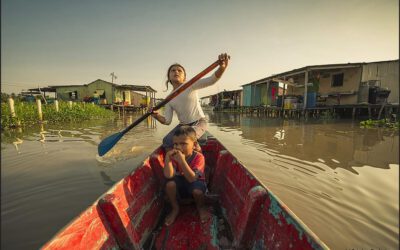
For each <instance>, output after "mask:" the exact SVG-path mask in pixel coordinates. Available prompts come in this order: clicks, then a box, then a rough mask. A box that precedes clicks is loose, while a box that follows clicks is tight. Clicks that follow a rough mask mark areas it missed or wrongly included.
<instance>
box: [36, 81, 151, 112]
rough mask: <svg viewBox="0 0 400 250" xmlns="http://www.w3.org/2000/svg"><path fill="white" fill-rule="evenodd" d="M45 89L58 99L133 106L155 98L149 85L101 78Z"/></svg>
mask: <svg viewBox="0 0 400 250" xmlns="http://www.w3.org/2000/svg"><path fill="white" fill-rule="evenodd" d="M31 90H37V89H31ZM46 90H47V91H50V90H51V91H53V92H55V93H56V98H57V99H58V100H64V101H92V100H95V99H96V100H97V99H98V102H99V103H100V104H125V105H134V106H141V105H148V104H149V102H150V100H155V93H156V92H157V91H156V90H154V89H153V88H151V87H150V86H141V85H127V84H125V85H118V84H115V83H111V82H107V81H104V80H101V79H98V80H96V81H93V82H91V83H89V84H84V85H55V86H49V87H47V88H46ZM138 92H141V93H138Z"/></svg>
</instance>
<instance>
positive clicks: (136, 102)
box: [131, 91, 146, 107]
mask: <svg viewBox="0 0 400 250" xmlns="http://www.w3.org/2000/svg"><path fill="white" fill-rule="evenodd" d="M145 97H146V96H145V95H143V94H140V93H137V92H134V91H131V105H133V106H135V107H139V106H140V104H141V103H142V102H143V98H145Z"/></svg>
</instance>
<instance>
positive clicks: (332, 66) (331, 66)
mask: <svg viewBox="0 0 400 250" xmlns="http://www.w3.org/2000/svg"><path fill="white" fill-rule="evenodd" d="M395 61H399V59H397V60H386V61H377V62H368V63H366V62H358V63H339V64H321V65H310V66H305V67H302V68H298V69H293V70H289V71H286V72H282V73H279V74H274V75H271V76H268V77H265V78H262V79H259V80H256V81H253V82H250V83H246V84H243V85H241V86H242V87H243V86H246V85H251V84H257V83H262V82H265V81H267V80H272V78H276V77H279V76H285V75H293V74H301V73H303V72H304V71H306V70H316V69H321V70H323V69H340V68H351V67H359V66H362V65H365V64H370V63H385V62H395Z"/></svg>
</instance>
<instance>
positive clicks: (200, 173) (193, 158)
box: [164, 126, 209, 226]
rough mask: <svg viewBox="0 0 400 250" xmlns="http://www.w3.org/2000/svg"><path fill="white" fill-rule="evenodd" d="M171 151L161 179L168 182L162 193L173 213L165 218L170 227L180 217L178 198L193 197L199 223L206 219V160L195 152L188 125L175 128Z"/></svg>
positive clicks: (192, 131) (167, 154)
mask: <svg viewBox="0 0 400 250" xmlns="http://www.w3.org/2000/svg"><path fill="white" fill-rule="evenodd" d="M172 141H173V149H171V150H169V151H168V152H167V153H166V156H165V166H164V176H165V178H166V179H167V182H166V186H165V190H166V194H167V197H168V200H169V202H170V203H171V206H172V211H171V212H170V214H169V215H168V216H167V218H166V219H165V224H166V225H167V226H169V225H171V224H172V223H173V222H174V221H175V219H176V217H177V216H178V214H179V204H178V198H179V199H184V198H190V197H193V198H194V200H195V203H196V207H197V210H198V212H199V215H200V220H201V222H205V221H207V220H208V218H209V214H208V212H207V210H206V209H205V206H204V194H205V192H206V189H207V187H206V182H205V176H204V166H205V159H204V156H203V154H202V153H200V152H197V151H195V150H194V149H195V147H196V146H197V137H196V131H195V130H194V129H193V128H192V127H191V126H180V127H178V128H177V129H176V130H175V132H174V135H173V137H172Z"/></svg>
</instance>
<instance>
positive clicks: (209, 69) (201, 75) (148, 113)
mask: <svg viewBox="0 0 400 250" xmlns="http://www.w3.org/2000/svg"><path fill="white" fill-rule="evenodd" d="M218 65H219V60H217V61H215V62H214V63H213V64H211V65H210V66H208V67H207V68H206V69H204V70H203V71H202V72H200V73H199V74H197V75H196V76H194V77H193V78H192V79H190V80H189V81H188V82H187V83H185V84H184V85H182V86H181V87H179V88H178V89H176V90H175V91H173V92H172V93H171V94H169V95H168V96H167V97H166V98H165V99H164V100H163V101H162V102H160V103H159V104H157V105H156V106H154V107H153V109H152V110H159V109H160V108H162V107H163V106H165V104H167V103H168V102H170V101H171V100H172V99H174V98H175V97H176V96H177V95H179V94H180V93H182V92H183V91H185V90H186V89H187V88H189V87H190V86H192V85H193V83H195V82H197V81H198V80H199V79H201V78H202V77H203V76H205V75H207V74H208V73H209V72H210V71H211V70H213V69H214V68H216V67H217V66H218ZM183 105H184V104H183ZM150 115H151V112H147V113H146V114H144V115H143V116H142V117H140V118H138V119H137V120H136V121H134V122H133V123H132V124H131V125H129V126H128V127H126V128H125V129H124V130H122V131H121V132H120V133H121V134H122V135H123V134H125V133H126V132H128V131H129V130H131V129H132V128H133V127H135V126H136V125H138V124H139V123H140V122H142V121H143V120H144V119H146V118H147V117H149V116H150Z"/></svg>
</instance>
